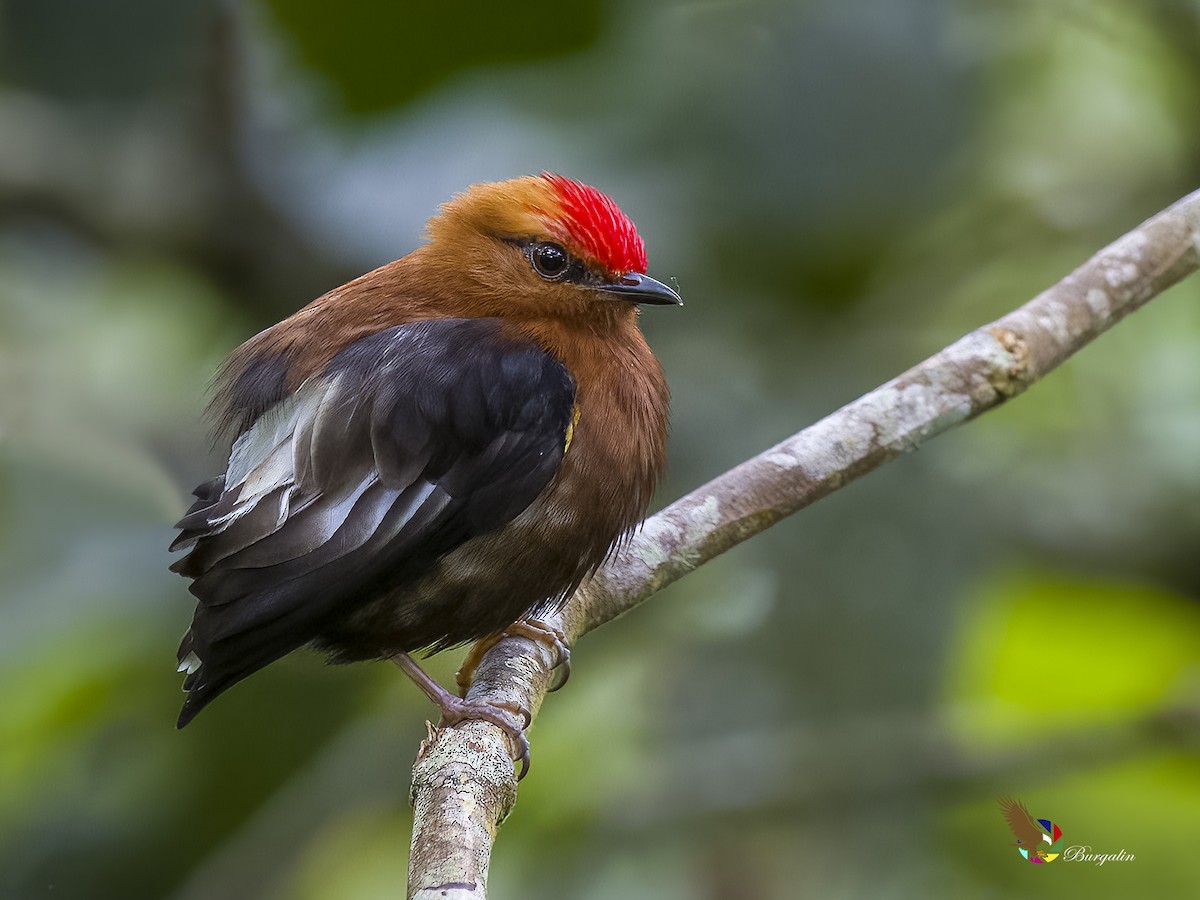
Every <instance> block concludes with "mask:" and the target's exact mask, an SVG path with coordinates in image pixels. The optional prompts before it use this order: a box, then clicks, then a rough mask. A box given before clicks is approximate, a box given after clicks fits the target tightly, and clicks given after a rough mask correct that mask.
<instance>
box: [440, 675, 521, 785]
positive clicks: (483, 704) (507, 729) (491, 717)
mask: <svg viewBox="0 0 1200 900" xmlns="http://www.w3.org/2000/svg"><path fill="white" fill-rule="evenodd" d="M450 697H451V701H452V702H447V703H444V704H439V705H440V708H441V710H442V720H441V722H439V723H438V725H439V727H442V726H450V727H453V726H454V725H457V724H459V723H460V722H464V721H468V720H471V719H479V720H482V721H484V722H490V723H491V724H492V725H495V726H496V727H497V728H499V729H500V730H501V731H503V732H504V733H505V735H507V737H508V740H509V744H510V750H511V751H512V758H513V762H519V763H520V764H521V771H520V773H519V774H518V775H517V781H520V780H521V779H522V778H524V777H525V775H526V774H527V773H528V772H529V738H528V737H527V736H526V735H525V729H527V728H528V727H529V725H530V723H531V722H532V721H533V716H532V715H531V714H530V712H529V710H527V709H526V708H525V707H524V706H522V705H521V704H519V703H516V702H510V701H506V700H464V699H462V698H461V697H454V696H453V695H450ZM518 717H519V718H520V724H518Z"/></svg>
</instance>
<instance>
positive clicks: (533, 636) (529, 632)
mask: <svg viewBox="0 0 1200 900" xmlns="http://www.w3.org/2000/svg"><path fill="white" fill-rule="evenodd" d="M506 637H523V638H527V639H529V640H531V641H535V642H536V643H539V644H545V645H546V646H547V647H549V648H550V649H551V650H552V651H553V653H554V668H555V670H556V671H557V672H558V674H557V675H556V676H555V679H554V683H553V684H552V685H550V688H549V690H550V691H557V690H558V689H559V688H561V687H562V686H563V685H564V684H566V683H567V679H568V678H570V677H571V645H570V644H568V643H567V637H566V635H564V634H563V633H562V632H561V631H559V630H558V629H557V628H555V627H554V626H553V625H547V624H546V623H545V622H543V621H542V620H541V619H518V620H517V621H515V622H513V623H512V624H511V625H509V626H508V627H507V628H505V629H504V630H503V631H498V632H496V633H495V634H489V635H488V636H487V637H485V638H481V639H480V640H478V641H476V642H475V643H474V644H473V645H472V646H471V649H470V650H468V651H467V655H466V656H465V657H463V661H462V665H461V666H460V667H459V669H458V671H457V672H456V673H455V675H454V683H455V684H457V685H458V693H459V696H461V697H465V696H466V695H467V690H468V689H469V688H470V687H471V682H472V681H473V680H474V678H475V670H476V669H477V668H479V663H480V661H481V660H482V659H483V656H484V654H485V653H487V652H488V651H489V650H491V649H492V648H493V647H494V646H496V644H498V643H500V641H502V640H503V639H504V638H506Z"/></svg>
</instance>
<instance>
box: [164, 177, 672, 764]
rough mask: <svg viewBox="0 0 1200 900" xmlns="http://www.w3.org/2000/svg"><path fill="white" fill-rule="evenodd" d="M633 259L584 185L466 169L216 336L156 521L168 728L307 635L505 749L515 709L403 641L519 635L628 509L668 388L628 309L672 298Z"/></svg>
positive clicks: (625, 531)
mask: <svg viewBox="0 0 1200 900" xmlns="http://www.w3.org/2000/svg"><path fill="white" fill-rule="evenodd" d="M646 268H647V263H646V252H645V244H644V242H643V241H642V238H641V237H640V236H639V234H638V232H637V229H636V228H635V226H634V225H633V223H632V222H631V221H630V219H629V218H628V217H627V216H626V215H625V214H624V213H623V212H621V210H620V208H619V207H618V206H617V205H616V203H615V202H614V201H613V200H612V199H611V198H610V197H609V196H608V195H606V194H604V193H602V192H601V191H599V190H598V189H596V188H594V187H591V186H590V185H586V184H584V183H582V182H579V181H575V180H572V179H570V178H567V177H565V176H562V175H558V174H553V173H549V172H543V173H541V174H540V175H530V176H524V177H520V178H515V179H511V180H508V181H501V182H491V183H480V184H475V185H472V186H471V187H469V188H468V189H467V190H466V191H464V192H462V193H460V194H457V195H455V196H454V197H453V198H452V199H451V200H450V201H448V202H446V203H444V204H443V205H442V206H441V207H440V210H439V212H438V213H437V214H436V215H435V216H433V218H431V219H430V220H429V222H428V224H427V226H426V229H425V241H424V242H423V243H421V244H420V245H419V246H417V247H416V248H415V249H414V250H412V252H410V253H409V254H408V255H406V256H404V257H402V258H400V259H398V260H396V261H394V262H391V263H388V264H386V265H384V266H382V267H380V268H377V269H375V270H374V271H372V272H369V273H367V274H365V275H362V276H360V277H358V278H356V279H354V280H352V281H350V282H348V283H347V284H345V285H343V286H341V287H338V288H336V289H334V290H331V291H329V292H328V293H326V294H324V295H323V296H321V297H319V298H318V299H316V300H315V301H313V302H312V303H310V304H308V305H307V306H305V307H303V308H302V309H300V310H299V311H298V312H296V313H294V314H293V315H291V316H289V317H288V318H286V319H284V320H283V321H281V322H279V323H278V324H276V325H273V326H271V327H269V328H267V329H266V330H264V331H262V332H260V333H258V334H257V335H255V336H254V337H252V338H250V339H249V340H248V341H246V342H245V343H244V344H242V345H241V346H240V347H238V348H237V349H236V350H234V351H233V353H232V354H231V355H230V356H229V358H228V359H227V360H226V362H225V363H224V365H223V366H222V367H221V368H220V369H219V370H218V373H217V376H216V378H215V380H214V384H215V391H214V396H213V400H212V404H211V406H210V412H211V414H212V416H213V419H214V431H215V433H216V434H217V436H218V439H219V438H220V437H221V436H224V437H225V438H226V439H227V440H230V441H231V448H230V454H229V458H228V464H227V466H226V468H225V471H224V472H223V473H221V474H220V475H217V476H216V477H215V478H213V479H211V480H209V481H206V482H204V483H203V484H201V485H200V486H199V487H197V488H196V490H195V491H194V496H195V502H194V503H193V504H192V506H191V507H190V508H189V509H188V510H187V512H186V514H185V515H184V516H183V518H182V519H181V520H180V521H179V522H178V523H177V525H176V528H177V529H178V535H177V537H176V538H175V540H174V542H173V543H172V544H171V550H173V551H175V550H186V551H187V553H186V554H185V555H183V556H182V557H180V558H178V559H176V560H175V561H174V563H173V564H172V565H171V567H170V568H171V569H172V571H174V572H177V573H179V574H180V575H183V576H184V577H186V578H187V579H189V580H190V583H189V585H188V589H189V590H190V592H191V593H192V594H193V595H194V596H195V598H196V606H195V613H194V616H193V619H192V623H191V626H190V627H189V628H188V630H187V632H186V634H185V635H184V637H183V640H182V642H181V643H180V645H179V650H178V654H177V657H178V661H179V671H180V672H181V673H183V674H184V675H185V678H184V681H183V689H184V691H185V693H186V698H185V700H184V703H183V708H182V711H181V712H180V715H179V719H178V727H179V728H183V727H184V726H186V725H187V724H188V723H189V722H190V721H191V720H192V719H193V718H194V717H195V716H196V714H197V713H199V712H200V711H201V710H202V709H204V708H205V707H206V706H207V705H208V704H209V703H211V702H212V701H213V700H214V699H215V698H216V697H217V696H219V695H220V694H222V693H224V692H225V691H226V690H228V689H229V688H230V687H232V686H233V685H234V684H236V683H238V682H240V681H241V680H242V679H244V678H246V677H247V676H249V675H251V674H253V673H254V672H256V671H258V670H260V669H262V668H263V667H264V666H267V665H269V664H270V663H272V662H274V661H275V660H278V659H280V658H281V657H283V656H285V655H287V654H289V653H291V652H292V651H295V650H297V649H299V648H301V647H304V646H309V647H313V648H316V649H317V650H318V651H321V652H323V653H324V654H325V655H326V657H327V659H328V661H329V662H331V663H348V662H354V661H360V660H381V659H392V660H394V661H395V662H396V663H397V664H399V665H400V667H401V668H402V669H403V670H404V671H405V672H406V673H407V674H408V675H410V676H411V677H412V678H413V680H414V681H415V682H416V683H417V684H418V686H419V687H421V689H422V690H423V691H424V692H425V693H426V694H427V695H428V696H429V697H430V699H431V700H432V701H433V702H435V703H436V704H437V705H438V706H439V707H440V708H441V711H442V720H441V721H442V723H443V724H447V723H448V724H454V723H456V722H458V721H462V720H463V719H464V718H482V719H485V720H488V721H492V722H494V723H495V724H497V725H499V726H500V727H501V728H502V729H504V730H505V731H506V733H508V734H509V736H510V737H512V738H513V740H514V745H515V746H516V747H517V750H516V751H514V752H515V755H518V756H523V758H524V763H525V766H526V767H527V766H528V742H527V740H526V739H525V737H524V734H523V730H524V727H525V726H527V724H528V713H527V712H526V711H524V710H513V709H504V708H500V707H499V705H491V704H487V703H484V702H482V701H467V700H465V699H462V698H460V697H457V696H455V695H453V694H451V693H450V692H449V691H447V690H445V689H444V688H442V687H441V686H440V685H438V684H437V683H436V682H435V681H434V680H433V679H432V678H430V677H429V676H428V675H426V674H425V673H424V671H423V670H422V669H421V667H420V666H419V665H418V664H417V662H416V661H415V660H414V659H413V656H412V654H414V653H416V652H418V651H426V652H429V653H432V652H437V651H439V650H444V649H447V648H450V647H455V646H459V645H464V644H467V643H469V642H472V641H485V640H488V639H491V640H493V641H494V640H495V637H496V635H498V634H503V633H505V630H506V629H508V628H511V627H520V626H519V624H518V626H514V625H513V623H525V625H524V627H525V628H526V629H527V631H525V632H522V633H527V634H532V635H534V636H537V635H538V634H539V633H542V634H544V633H545V629H544V627H542V626H540V625H539V623H538V620H537V618H536V617H537V616H539V615H544V614H545V613H546V612H547V611H552V610H554V609H556V608H558V607H560V606H561V605H562V604H563V603H565V601H566V600H567V599H568V598H569V597H570V596H571V594H572V593H573V591H574V590H575V589H576V588H577V587H578V586H579V585H580V584H581V583H582V581H583V580H584V579H585V578H587V577H588V575H590V574H591V573H592V572H594V571H595V570H596V568H597V567H598V566H599V565H600V564H601V563H602V562H603V561H604V560H605V559H606V558H608V556H609V555H610V554H611V553H613V552H614V551H615V550H616V549H617V548H619V547H620V546H621V545H622V543H623V542H625V541H627V540H628V539H629V536H630V535H631V534H632V533H633V531H634V530H635V529H636V527H637V526H638V525H639V523H640V522H641V521H642V519H643V517H644V515H645V512H646V509H647V507H648V505H649V503H650V501H651V497H652V495H653V493H654V490H655V485H656V483H657V482H658V480H659V479H660V477H661V476H662V474H663V472H664V469H665V463H666V450H667V436H668V418H669V406H670V394H669V390H668V387H667V382H666V379H665V376H664V374H663V370H662V367H661V365H660V364H659V362H658V360H657V358H656V357H655V355H654V353H653V352H652V351H651V349H650V347H649V345H648V343H647V342H646V339H645V337H644V336H643V334H642V332H641V329H640V328H639V326H638V317H639V314H640V307H641V306H643V305H664V306H673V305H680V304H681V303H682V301H681V299H680V297H679V294H678V293H677V292H676V291H675V290H674V289H672V288H671V287H669V286H667V285H666V284H664V283H662V282H660V281H656V280H655V279H653V278H651V277H650V276H649V275H647V274H646ZM560 639H561V635H554V634H552V635H551V636H550V638H549V640H550V641H551V642H553V643H555V644H557V645H559V646H560V648H561V649H565V645H563V644H562V642H561V640H560ZM513 713H521V714H523V716H524V721H516V719H515V717H514V715H513ZM523 771H524V770H523Z"/></svg>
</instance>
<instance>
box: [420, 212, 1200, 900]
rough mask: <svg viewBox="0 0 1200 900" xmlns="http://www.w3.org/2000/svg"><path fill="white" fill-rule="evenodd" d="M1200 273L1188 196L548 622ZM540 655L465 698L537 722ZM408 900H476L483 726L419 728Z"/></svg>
mask: <svg viewBox="0 0 1200 900" xmlns="http://www.w3.org/2000/svg"><path fill="white" fill-rule="evenodd" d="M1197 267H1200V191H1198V192H1196V193H1193V194H1190V195H1189V196H1187V197H1185V198H1184V199H1182V200H1180V201H1179V202H1178V203H1176V204H1175V205H1174V206H1172V207H1170V208H1169V209H1167V210H1165V211H1164V212H1162V213H1159V214H1158V215H1157V216H1155V217H1154V218H1152V219H1150V220H1148V221H1147V222H1145V223H1143V224H1142V225H1140V226H1139V227H1138V228H1136V229H1134V230H1133V231H1131V232H1130V233H1129V234H1127V235H1125V236H1124V237H1123V238H1121V239H1120V240H1118V241H1116V242H1115V243H1113V244H1111V245H1110V246H1108V247H1106V248H1105V249H1104V250H1101V251H1100V252H1099V253H1097V254H1096V255H1095V256H1094V257H1092V258H1091V259H1090V260H1088V262H1086V263H1085V264H1084V265H1082V266H1080V267H1079V268H1078V269H1076V270H1075V271H1074V272H1073V273H1071V274H1070V275H1068V276H1067V277H1066V278H1064V279H1063V280H1062V281H1060V282H1059V283H1058V284H1056V285H1054V286H1053V287H1051V288H1050V289H1048V290H1046V291H1044V292H1043V293H1041V294H1039V295H1038V296H1037V297H1035V298H1034V299H1033V300H1031V301H1029V302H1028V303H1026V304H1025V305H1024V306H1022V307H1021V308H1019V309H1017V310H1015V311H1014V312H1012V313H1009V314H1008V315H1007V316H1004V317H1003V318H1002V319H999V320H997V321H996V322H993V323H991V324H990V325H986V326H984V327H982V328H980V329H978V330H976V331H973V332H971V333H970V334H968V335H967V336H966V337H964V338H962V339H961V340H959V341H957V342H955V343H954V344H951V345H950V346H949V347H947V348H945V349H944V350H942V351H941V352H939V353H936V354H934V355H933V356H931V357H930V358H929V359H927V360H925V361H924V362H922V363H920V364H919V365H916V366H914V367H913V368H911V369H909V370H908V371H907V372H905V373H904V374H902V375H900V376H899V377H897V378H894V379H892V380H891V381H889V382H888V383H887V384H884V385H883V386H881V387H879V388H876V389H875V390H874V391H871V392H870V393H869V394H866V395H865V396H863V397H860V398H859V399H858V400H855V401H854V402H852V403H849V404H847V405H846V406H844V407H842V408H841V409H839V410H838V411H837V412H835V413H833V414H831V415H829V416H827V417H826V418H824V419H822V420H821V421H819V422H817V423H816V424H814V425H811V426H809V427H808V428H806V429H804V430H803V431H801V432H798V433H797V434H795V435H793V436H792V437H790V438H788V439H787V440H785V441H783V442H782V443H780V444H777V445H776V446H774V447H772V448H770V449H769V450H767V451H765V452H763V453H761V454H759V455H758V456H756V457H754V458H753V459H750V460H747V461H746V462H744V463H742V464H741V465H739V466H737V467H736V468H734V469H731V470H730V471H728V472H726V473H725V474H724V475H721V476H720V477H718V478H716V479H714V480H712V481H710V482H709V483H708V484H706V485H704V486H703V487H700V488H698V489H697V490H695V491H693V492H692V493H690V494H688V495H687V496H686V497H683V498H682V499H680V500H677V501H676V502H675V503H672V504H671V505H670V506H668V507H667V508H666V509H664V510H662V511H661V512H659V513H657V514H656V515H654V516H652V517H651V518H649V519H647V520H646V523H645V525H644V527H643V528H642V529H641V531H640V532H638V534H637V535H636V537H634V539H633V541H632V542H631V543H630V545H629V546H628V547H627V548H626V549H625V550H624V551H623V552H622V553H620V554H619V555H618V556H616V557H615V558H613V559H612V560H611V561H610V562H609V563H608V564H607V565H605V566H604V567H603V568H602V569H601V570H600V571H599V572H597V573H596V575H595V576H594V577H593V578H592V579H591V580H590V581H588V582H587V583H586V584H585V585H584V586H583V587H582V588H580V590H579V591H578V592H577V593H576V595H575V596H574V597H573V598H572V599H571V601H570V602H569V603H568V604H567V605H566V607H565V608H564V609H563V610H562V612H561V613H560V614H558V615H557V616H555V617H552V618H551V619H550V624H552V625H555V626H557V627H558V628H560V629H561V630H562V631H563V632H564V633H565V634H566V635H567V638H568V639H569V640H571V641H574V640H577V639H578V638H579V637H581V636H582V635H584V634H586V633H587V632H588V631H591V630H592V629H593V628H596V627H598V626H599V625H602V624H604V623H605V622H607V621H609V620H610V619H613V618H615V617H616V616H619V615H621V614H622V613H624V612H626V611H628V610H630V609H632V608H633V607H635V606H637V605H638V604H639V603H641V602H642V601H644V600H645V599H646V598H647V597H649V596H651V595H652V594H654V593H655V592H656V591H658V590H660V589H661V588H663V587H665V586H666V585H668V584H670V583H671V582H673V581H675V580H676V579H678V578H680V577H682V576H683V575H686V574H687V573H688V572H690V571H692V570H693V569H695V568H696V567H697V566H700V565H702V564H703V563H705V562H707V561H708V560H710V559H712V558H713V557H715V556H717V555H718V554H720V553H723V552H724V551H726V550H728V549H729V548H730V547H732V546H734V545H735V544H738V543H740V542H742V541H744V540H746V538H748V537H751V536H752V535H755V534H757V533H759V532H760V531H763V530H764V529H766V528H769V527H770V526H771V525H773V524H774V523H776V522H778V521H779V520H780V519H782V518H783V517H785V516H788V515H791V514H792V513H794V512H796V511H797V510H799V509H803V508H804V507H805V506H808V505H809V504H810V503H812V502H813V501H815V500H819V499H820V498H821V497H824V496H825V495H827V494H830V493H832V492H833V491H835V490H837V489H838V488H840V487H842V486H844V485H846V484H848V483H849V482H851V481H853V480H854V479H855V478H858V477H859V476H860V475H863V474H865V473H867V472H869V471H871V470H872V469H875V468H876V467H878V466H879V465H881V464H882V463H884V462H886V461H887V460H889V459H892V458H893V457H895V456H898V455H900V454H901V453H904V452H907V451H909V450H912V449H914V448H916V447H918V446H919V445H920V444H922V443H923V442H924V441H926V440H928V439H929V438H931V437H933V436H934V435H937V434H940V433H941V432H943V431H946V430H947V429H949V428H952V427H953V426H955V425H958V424H959V423H961V422H965V421H967V420H968V419H972V418H974V417H975V416H977V415H979V414H980V413H982V412H985V411H987V410H989V409H992V408H993V407H995V406H998V405H999V404H1001V403H1003V402H1004V401H1005V400H1007V399H1009V398H1010V397H1013V396H1015V395H1017V394H1019V393H1020V392H1021V391H1023V390H1024V389H1025V388H1026V387H1028V386H1029V385H1030V384H1032V383H1033V382H1035V381H1037V380H1038V379H1039V378H1041V377H1043V376H1044V375H1046V374H1047V373H1048V372H1050V371H1051V370H1052V369H1054V368H1055V367H1056V366H1058V365H1059V363H1061V362H1062V361H1063V360H1064V359H1066V358H1067V357H1068V356H1070V355H1071V354H1072V353H1074V352H1076V351H1077V350H1079V349H1080V348H1082V347H1083V346H1085V345H1086V344H1088V343H1089V342H1090V341H1091V340H1093V339H1094V338H1095V337H1096V336H1097V335H1099V334H1100V333H1101V332H1103V331H1105V330H1106V329H1108V328H1109V327H1111V326H1112V325H1114V324H1115V323H1116V322H1119V321H1120V320H1121V319H1122V318H1124V317H1125V316H1126V315H1128V314H1129V313H1131V312H1133V311H1134V310H1135V309H1137V308H1138V307H1140V306H1141V305H1142V304H1144V303H1145V302H1146V301H1148V300H1150V299H1151V298H1152V297H1154V296H1156V295H1158V294H1159V293H1161V292H1162V291H1164V290H1166V289H1167V288H1168V287H1170V286H1171V285H1172V284H1174V283H1175V282H1177V281H1179V280H1180V279H1181V278H1183V277H1184V276H1186V275H1188V274H1190V273H1191V272H1193V271H1195V270H1196V269H1197ZM552 664H553V659H552V657H551V653H550V651H549V650H548V649H546V648H545V647H542V646H540V645H536V644H534V643H533V642H531V641H528V640H526V639H524V638H510V639H506V640H503V641H501V642H500V643H498V644H497V645H496V646H495V647H493V648H492V650H491V651H490V652H489V653H488V654H487V655H486V656H485V657H484V659H483V662H482V663H481V665H480V666H479V669H478V670H477V672H476V679H475V683H474V685H473V686H472V688H471V690H470V694H469V696H470V697H471V698H475V699H483V698H491V699H497V700H507V701H515V702H518V703H521V704H522V705H524V706H525V707H527V708H528V709H529V710H531V711H532V713H533V715H535V716H536V714H537V710H538V708H539V706H540V705H541V702H542V698H543V697H544V696H545V692H546V687H547V685H548V684H549V679H550V666H551V665H552ZM412 799H413V805H414V808H415V810H416V814H415V817H414V821H413V837H412V854H411V858H410V861H409V888H408V890H409V896H410V897H422V898H425V897H471V898H476V900H478V898H483V897H485V896H486V893H487V871H488V860H489V858H490V853H491V843H492V841H493V839H494V837H495V833H496V829H497V828H498V827H499V824H500V823H501V822H502V821H503V820H504V817H505V816H507V815H508V813H509V811H510V810H511V809H512V805H513V803H514V802H515V800H516V781H515V775H514V767H513V764H512V761H511V759H510V757H509V756H508V752H507V740H506V738H505V737H504V735H503V733H502V732H500V731H499V730H498V729H497V728H495V727H494V726H492V725H489V724H486V723H483V722H467V723H463V724H462V725H460V726H456V727H454V728H446V729H442V730H441V731H440V732H438V731H434V732H431V737H430V740H429V741H427V742H425V744H423V745H422V748H421V753H420V754H419V755H418V758H417V762H416V765H415V767H414V769H413V786H412Z"/></svg>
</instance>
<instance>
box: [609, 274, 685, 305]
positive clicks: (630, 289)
mask: <svg viewBox="0 0 1200 900" xmlns="http://www.w3.org/2000/svg"><path fill="white" fill-rule="evenodd" d="M600 290H602V291H604V293H606V294H616V295H617V296H618V297H620V298H621V299H622V300H630V301H632V302H634V303H648V304H651V305H653V306H683V300H682V299H680V297H679V295H678V294H677V293H675V292H674V291H673V290H671V289H670V288H669V287H667V286H666V285H665V284H663V283H662V282H661V281H655V280H654V279H653V278H651V277H650V276H649V275H643V274H642V273H641V272H626V273H625V274H624V275H621V276H619V277H618V278H617V279H616V281H611V282H609V283H607V284H603V285H601V286H600Z"/></svg>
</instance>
